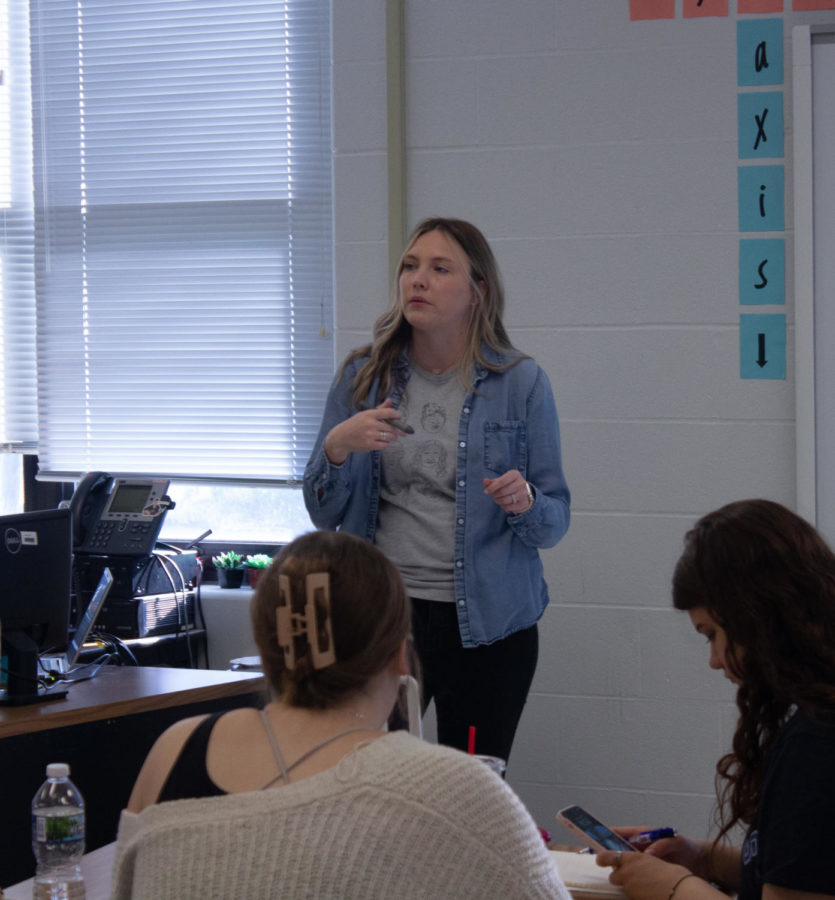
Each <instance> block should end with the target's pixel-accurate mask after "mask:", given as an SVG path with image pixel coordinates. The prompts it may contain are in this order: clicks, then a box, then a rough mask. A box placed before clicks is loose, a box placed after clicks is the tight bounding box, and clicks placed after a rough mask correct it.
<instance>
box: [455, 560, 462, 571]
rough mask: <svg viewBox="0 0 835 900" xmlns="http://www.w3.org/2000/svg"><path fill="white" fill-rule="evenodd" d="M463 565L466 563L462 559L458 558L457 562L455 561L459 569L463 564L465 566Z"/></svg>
mask: <svg viewBox="0 0 835 900" xmlns="http://www.w3.org/2000/svg"><path fill="white" fill-rule="evenodd" d="M463 565H464V563H462V562H461V560H460V559H459V560H457V561H456V563H455V567H456V568H457V569H460V568H461V566H463Z"/></svg>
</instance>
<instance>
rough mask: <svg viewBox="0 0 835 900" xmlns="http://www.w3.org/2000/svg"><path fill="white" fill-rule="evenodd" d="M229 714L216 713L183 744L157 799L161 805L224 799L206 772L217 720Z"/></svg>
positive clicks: (208, 717)
mask: <svg viewBox="0 0 835 900" xmlns="http://www.w3.org/2000/svg"><path fill="white" fill-rule="evenodd" d="M224 712H225V710H224V711H222V712H217V713H212V714H211V715H209V716H206V718H205V719H203V721H202V722H201V723H200V724H199V725H198V726H197V727H196V728H195V729H194V731H192V733H191V734H190V735H189V736H188V740H187V741H186V742H185V744H183V748H182V750H180V755H179V756H178V757H177V760H176V762H175V763H174V765H173V766H172V767H171V771H170V772H169V773H168V778H166V779H165V784H164V785H163V786H162V790H161V791H160V792H159V797H157V803H162V802H163V801H165V800H187V799H191V798H195V797H217V796H220V795H224V794H225V793H226V791H223V790H221V789H220V788H219V787H218V786H217V785H216V784H215V783H214V781H212V779H211V778H210V777H209V773H208V772H207V771H206V750H207V748H208V746H209V738H210V737H211V734H212V729H213V728H214V727H215V725H216V723H217V720H218V719H219V718H220V717H221V716H222V715H223V713H224Z"/></svg>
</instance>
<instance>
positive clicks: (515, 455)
mask: <svg viewBox="0 0 835 900" xmlns="http://www.w3.org/2000/svg"><path fill="white" fill-rule="evenodd" d="M526 465H527V429H526V428H525V423H524V422H518V421H511V422H487V423H486V424H485V426H484V468H485V469H487V470H488V471H490V472H493V473H494V474H495V475H504V473H505V472H507V471H508V469H518V470H519V471H520V472H521V473H522V474H523V475H524V473H525V468H526Z"/></svg>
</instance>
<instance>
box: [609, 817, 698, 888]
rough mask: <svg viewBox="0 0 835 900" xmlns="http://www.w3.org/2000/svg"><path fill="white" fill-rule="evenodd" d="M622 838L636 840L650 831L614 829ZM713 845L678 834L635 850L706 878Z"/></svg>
mask: <svg viewBox="0 0 835 900" xmlns="http://www.w3.org/2000/svg"><path fill="white" fill-rule="evenodd" d="M612 830H613V831H615V832H617V834H619V835H620V836H621V837H624V838H626V839H627V840H629V838H635V837H637V836H638V835H639V834H642V833H643V832H646V831H649V830H650V829H649V828H645V827H643V826H638V827H635V826H630V827H626V828H614V829H612ZM711 846H712V844H711V843H710V841H695V840H693V839H692V838H688V837H684V835H681V834H678V835H676V836H675V837H670V838H661V840H660V841H653V842H652V843H651V844H649V845H648V846H647V847H641V845H640V844H638V845H636V847H635V849H636V850H640V851H642V852H643V853H645V854H647V855H648V856H657V857H658V858H659V859H663V860H664V861H665V862H669V863H675V864H676V865H679V866H686V867H687V868H688V869H689V870H690V871H691V872H695V874H697V875H700V876H704V875H705V872H703V871H702V869H703V868H704V867H705V866H706V864H707V857H708V853H709V850H710V847H711Z"/></svg>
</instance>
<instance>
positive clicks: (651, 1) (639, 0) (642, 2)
mask: <svg viewBox="0 0 835 900" xmlns="http://www.w3.org/2000/svg"><path fill="white" fill-rule="evenodd" d="M675 17H676V0H629V18H630V19H631V20H632V21H633V22H637V21H640V20H642V19H674V18H675Z"/></svg>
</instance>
